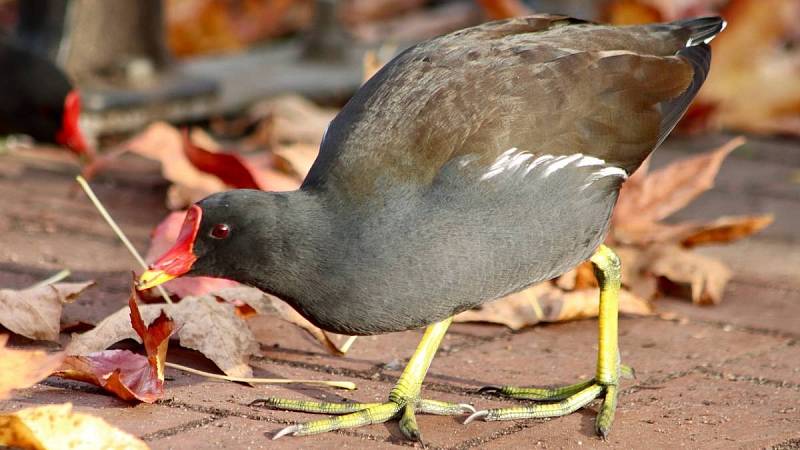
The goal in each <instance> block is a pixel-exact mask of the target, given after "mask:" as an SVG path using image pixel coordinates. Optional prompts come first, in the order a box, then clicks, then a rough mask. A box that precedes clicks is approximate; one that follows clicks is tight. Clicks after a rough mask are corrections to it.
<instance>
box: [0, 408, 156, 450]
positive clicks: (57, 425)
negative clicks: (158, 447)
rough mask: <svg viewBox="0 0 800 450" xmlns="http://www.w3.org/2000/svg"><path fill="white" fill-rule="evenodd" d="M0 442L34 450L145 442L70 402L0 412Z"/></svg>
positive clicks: (123, 449) (132, 446)
mask: <svg viewBox="0 0 800 450" xmlns="http://www.w3.org/2000/svg"><path fill="white" fill-rule="evenodd" d="M0 445H5V446H9V447H17V448H23V449H36V450H61V449H70V450H84V449H85V450H90V449H91V450H94V449H100V448H102V449H107V450H117V449H119V450H143V449H147V448H148V447H147V444H145V443H144V442H142V441H141V440H139V439H137V438H135V437H133V436H131V435H130V434H128V433H126V432H124V431H122V430H119V429H117V428H115V427H113V426H111V425H109V424H108V423H107V422H106V421H105V420H103V419H100V418H99V417H94V416H90V415H88V414H82V413H74V412H72V404H71V403H65V404H63V405H47V406H39V407H36V408H26V409H21V410H19V411H16V412H14V413H9V414H2V415H0Z"/></svg>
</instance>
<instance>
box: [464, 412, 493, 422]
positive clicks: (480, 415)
mask: <svg viewBox="0 0 800 450" xmlns="http://www.w3.org/2000/svg"><path fill="white" fill-rule="evenodd" d="M488 415H489V411H488V410H485V409H484V410H482V411H476V412H474V413H472V415H471V416H469V417H467V420H465V421H464V425H466V424H468V423H470V422H472V421H473V420H475V419H482V418H484V417H486V416H488Z"/></svg>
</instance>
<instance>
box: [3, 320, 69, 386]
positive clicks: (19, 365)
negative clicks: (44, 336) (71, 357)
mask: <svg viewBox="0 0 800 450" xmlns="http://www.w3.org/2000/svg"><path fill="white" fill-rule="evenodd" d="M7 342H8V335H6V334H0V400H3V399H5V398H8V396H9V393H10V392H11V391H12V390H14V389H24V388H26V387H30V386H33V385H34V384H36V383H38V382H39V381H41V380H43V379H45V378H47V376H48V375H50V374H51V373H52V372H53V371H54V370H56V369H57V368H58V366H59V365H61V361H62V360H63V359H64V354H63V353H47V352H45V351H43V350H30V349H13V348H8V347H6V343H7Z"/></svg>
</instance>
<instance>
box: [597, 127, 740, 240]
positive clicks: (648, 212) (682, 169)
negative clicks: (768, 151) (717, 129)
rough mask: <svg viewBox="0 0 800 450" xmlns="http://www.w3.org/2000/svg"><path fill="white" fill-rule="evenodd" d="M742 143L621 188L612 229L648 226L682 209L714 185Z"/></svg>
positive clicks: (672, 166)
mask: <svg viewBox="0 0 800 450" xmlns="http://www.w3.org/2000/svg"><path fill="white" fill-rule="evenodd" d="M744 143H745V139H744V138H743V137H738V138H735V139H732V140H730V141H729V142H728V143H726V144H725V145H723V146H721V147H719V148H717V149H715V150H713V151H710V152H708V153H704V154H702V155H697V156H692V157H689V158H685V159H683V160H680V161H678V162H675V163H672V164H670V165H668V166H666V167H664V168H662V169H659V170H656V171H653V172H650V173H648V174H647V175H646V176H643V177H641V178H638V179H637V180H630V181H629V182H627V183H625V184H624V185H623V186H622V190H621V191H620V195H619V200H618V201H617V206H616V208H615V209H614V215H613V219H612V220H613V222H612V223H613V226H614V228H615V230H614V231H615V233H617V232H618V231H617V229H625V228H626V227H632V226H648V225H649V224H653V223H656V222H658V221H659V220H662V219H665V218H666V217H668V216H670V215H671V214H672V213H674V212H675V211H678V210H680V209H681V208H683V207H685V206H686V205H688V204H689V203H691V201H692V200H694V199H695V198H697V196H699V195H700V194H702V193H703V192H705V191H707V190H708V189H710V188H711V187H712V186H713V185H714V178H715V177H716V175H717V172H719V168H720V166H721V164H722V161H723V160H724V159H725V157H727V156H728V155H729V154H730V153H731V152H732V151H733V150H735V149H736V148H738V147H740V146H741V145H743V144H744Z"/></svg>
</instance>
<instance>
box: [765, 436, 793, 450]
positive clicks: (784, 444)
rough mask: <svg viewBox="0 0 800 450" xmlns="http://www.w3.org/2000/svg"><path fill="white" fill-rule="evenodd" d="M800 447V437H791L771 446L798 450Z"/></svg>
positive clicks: (779, 449)
mask: <svg viewBox="0 0 800 450" xmlns="http://www.w3.org/2000/svg"><path fill="white" fill-rule="evenodd" d="M798 448H800V437H796V438H789V439H787V440H785V441H783V442H781V443H780V444H775V445H773V446H772V447H770V450H797V449H798Z"/></svg>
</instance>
